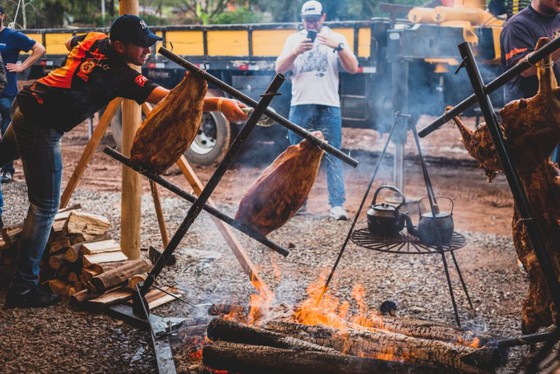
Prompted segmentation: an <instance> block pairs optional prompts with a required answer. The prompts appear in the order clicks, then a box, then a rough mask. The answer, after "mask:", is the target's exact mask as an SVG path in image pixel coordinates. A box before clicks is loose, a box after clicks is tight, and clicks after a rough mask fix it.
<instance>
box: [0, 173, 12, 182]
mask: <svg viewBox="0 0 560 374" xmlns="http://www.w3.org/2000/svg"><path fill="white" fill-rule="evenodd" d="M13 179H14V176H13V175H12V173H10V172H9V171H3V172H2V183H10V182H11V181H12V180H13Z"/></svg>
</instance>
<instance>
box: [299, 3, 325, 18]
mask: <svg viewBox="0 0 560 374" xmlns="http://www.w3.org/2000/svg"><path fill="white" fill-rule="evenodd" d="M322 14H323V6H322V5H321V3H320V2H318V1H315V0H312V1H307V2H306V3H305V4H303V6H302V7H301V16H302V17H305V16H320V15H322Z"/></svg>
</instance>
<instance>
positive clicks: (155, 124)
mask: <svg viewBox="0 0 560 374" xmlns="http://www.w3.org/2000/svg"><path fill="white" fill-rule="evenodd" d="M207 88H208V85H207V84H206V81H205V80H204V79H202V78H201V77H198V76H196V75H193V74H190V75H187V76H185V78H183V80H182V81H181V82H180V83H179V84H178V85H177V86H176V87H175V88H174V89H172V90H171V92H169V94H168V95H167V97H166V98H165V99H163V100H162V101H161V102H160V103H159V104H158V105H157V106H156V107H155V108H154V109H153V110H152V111H151V112H150V114H148V116H147V117H146V119H145V120H144V122H143V123H142V125H141V126H140V128H139V129H138V131H137V132H136V136H135V137H134V142H133V143H132V149H131V150H130V158H131V159H133V160H135V161H138V162H140V163H141V164H142V165H143V166H144V167H145V168H146V169H148V170H150V171H152V172H154V173H157V174H161V173H163V172H164V171H165V170H166V169H167V168H169V167H170V166H171V165H173V164H174V163H175V162H176V161H177V160H178V159H179V157H181V155H182V154H183V152H185V151H186V150H187V148H189V146H190V145H191V143H192V141H193V140H194V138H195V137H196V135H197V133H198V128H199V127H200V122H201V119H202V109H203V104H204V96H205V95H206V90H207Z"/></svg>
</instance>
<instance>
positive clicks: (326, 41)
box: [317, 34, 340, 49]
mask: <svg viewBox="0 0 560 374" xmlns="http://www.w3.org/2000/svg"><path fill="white" fill-rule="evenodd" d="M317 41H318V42H319V44H322V45H326V46H327V47H330V48H332V49H335V48H336V47H338V44H339V43H340V41H339V40H338V39H335V38H333V37H332V36H331V35H323V34H317Z"/></svg>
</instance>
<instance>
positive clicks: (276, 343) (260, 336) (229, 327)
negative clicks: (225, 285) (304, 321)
mask: <svg viewBox="0 0 560 374" xmlns="http://www.w3.org/2000/svg"><path fill="white" fill-rule="evenodd" d="M207 335H208V338H210V339H212V340H226V341H229V342H235V343H245V344H251V345H265V346H271V347H276V348H285V349H293V350H300V351H301V350H306V351H322V352H328V353H332V354H340V352H339V351H336V350H335V349H332V348H327V347H324V346H321V345H318V344H314V343H308V342H306V341H303V340H300V339H296V338H292V337H289V336H286V335H283V334H280V333H277V332H273V331H268V330H265V329H262V328H259V327H256V326H249V325H245V324H242V323H239V322H235V321H229V320H226V319H222V318H214V319H213V320H212V321H211V322H210V324H209V325H208V331H207Z"/></svg>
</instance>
